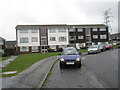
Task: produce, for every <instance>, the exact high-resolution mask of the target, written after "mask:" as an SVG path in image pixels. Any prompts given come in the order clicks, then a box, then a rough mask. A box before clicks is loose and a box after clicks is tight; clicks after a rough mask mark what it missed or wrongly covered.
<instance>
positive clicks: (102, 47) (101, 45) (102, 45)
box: [99, 44, 106, 52]
mask: <svg viewBox="0 0 120 90" xmlns="http://www.w3.org/2000/svg"><path fill="white" fill-rule="evenodd" d="M99 46H100V50H101V52H103V51H105V50H106V47H105V44H99Z"/></svg>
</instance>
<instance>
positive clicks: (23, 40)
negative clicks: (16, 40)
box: [20, 37, 29, 43]
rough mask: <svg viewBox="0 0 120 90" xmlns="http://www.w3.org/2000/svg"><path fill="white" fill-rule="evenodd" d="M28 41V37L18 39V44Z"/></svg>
mask: <svg viewBox="0 0 120 90" xmlns="http://www.w3.org/2000/svg"><path fill="white" fill-rule="evenodd" d="M25 39H26V40H25ZM28 41H29V40H28V37H20V43H28Z"/></svg>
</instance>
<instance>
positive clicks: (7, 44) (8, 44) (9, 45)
mask: <svg viewBox="0 0 120 90" xmlns="http://www.w3.org/2000/svg"><path fill="white" fill-rule="evenodd" d="M16 44H17V42H16V41H6V42H5V47H6V48H13V49H14V48H15V47H16Z"/></svg>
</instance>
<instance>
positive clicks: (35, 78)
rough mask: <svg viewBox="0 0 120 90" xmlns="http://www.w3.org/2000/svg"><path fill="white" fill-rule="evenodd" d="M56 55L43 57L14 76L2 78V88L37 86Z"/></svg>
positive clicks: (55, 58)
mask: <svg viewBox="0 0 120 90" xmlns="http://www.w3.org/2000/svg"><path fill="white" fill-rule="evenodd" d="M58 57H59V56H53V57H49V58H46V59H43V60H41V61H39V62H37V63H35V64H34V65H32V66H31V67H29V68H28V69H26V70H24V71H23V72H21V73H19V74H18V75H16V76H14V77H10V78H2V88H39V87H40V85H41V82H42V81H43V79H44V77H45V76H46V73H47V72H48V70H49V68H50V67H51V65H52V64H53V62H54V61H56V60H57V59H58Z"/></svg>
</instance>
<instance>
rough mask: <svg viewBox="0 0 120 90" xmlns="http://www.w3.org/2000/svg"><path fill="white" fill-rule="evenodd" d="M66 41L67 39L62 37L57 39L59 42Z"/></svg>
mask: <svg viewBox="0 0 120 90" xmlns="http://www.w3.org/2000/svg"><path fill="white" fill-rule="evenodd" d="M66 41H67V38H66V37H64V36H62V37H59V42H66Z"/></svg>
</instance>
